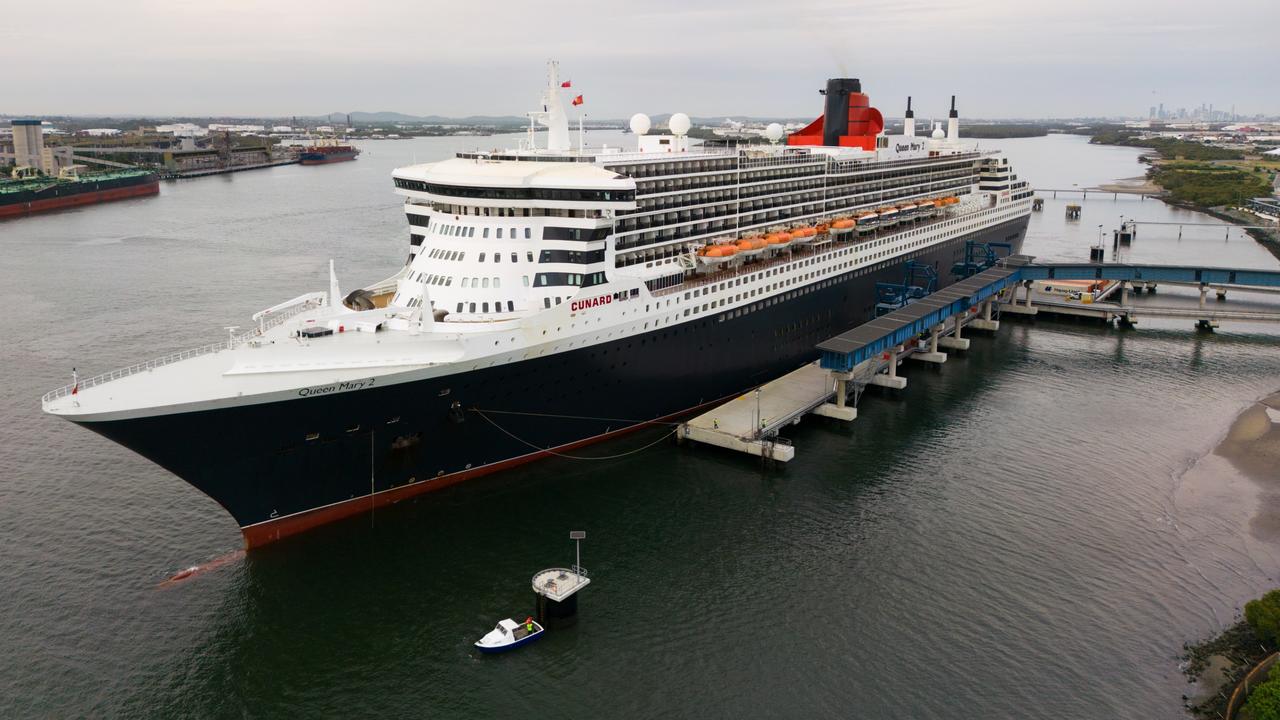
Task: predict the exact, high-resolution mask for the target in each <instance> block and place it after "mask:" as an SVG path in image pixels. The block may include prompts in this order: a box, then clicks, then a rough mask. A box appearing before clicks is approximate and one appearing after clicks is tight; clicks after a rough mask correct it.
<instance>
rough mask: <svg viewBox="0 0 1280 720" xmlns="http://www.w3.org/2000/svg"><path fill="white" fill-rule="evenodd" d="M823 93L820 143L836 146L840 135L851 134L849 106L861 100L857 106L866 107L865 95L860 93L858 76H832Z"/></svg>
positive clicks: (860, 86)
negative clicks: (824, 103)
mask: <svg viewBox="0 0 1280 720" xmlns="http://www.w3.org/2000/svg"><path fill="white" fill-rule="evenodd" d="M823 94H824V95H826V96H827V105H826V107H825V108H824V109H823V111H822V144H823V145H836V146H838V145H839V144H840V137H841V136H842V135H849V134H851V133H850V132H849V130H848V127H849V106H850V105H851V104H852V103H853V102H856V101H858V100H861V103H860V104H859V107H866V106H867V96H866V95H863V94H862V81H861V80H859V79H858V78H832V79H830V80H828V81H827V89H826V90H825V91H824V92H823ZM859 134H860V133H859Z"/></svg>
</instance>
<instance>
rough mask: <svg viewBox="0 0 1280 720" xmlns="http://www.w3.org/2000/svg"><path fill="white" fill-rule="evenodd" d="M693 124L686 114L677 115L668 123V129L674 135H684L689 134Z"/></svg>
mask: <svg viewBox="0 0 1280 720" xmlns="http://www.w3.org/2000/svg"><path fill="white" fill-rule="evenodd" d="M692 126H693V123H691V122H689V116H688V115H685V114H684V113H676V114H675V115H672V116H671V119H670V120H668V121H667V127H669V128H671V133H672V134H673V135H684V134H686V133H688V132H689V128H690V127H692Z"/></svg>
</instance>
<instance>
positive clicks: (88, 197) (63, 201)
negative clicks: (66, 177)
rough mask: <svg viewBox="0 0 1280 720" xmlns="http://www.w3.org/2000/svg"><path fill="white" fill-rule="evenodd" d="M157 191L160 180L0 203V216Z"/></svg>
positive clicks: (151, 193)
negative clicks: (40, 198) (26, 200)
mask: <svg viewBox="0 0 1280 720" xmlns="http://www.w3.org/2000/svg"><path fill="white" fill-rule="evenodd" d="M159 193H160V181H159V180H156V181H153V182H150V183H147V184H145V185H134V186H132V187H122V188H112V189H110V190H93V191H90V192H83V193H77V194H75V195H64V196H61V197H53V198H47V199H43V200H32V201H30V202H18V203H12V204H9V205H0V218H5V217H19V216H22V215H33V214H35V213H41V212H48V211H50V210H61V209H62V208H68V207H78V206H80V205H94V204H97V203H102V202H110V201H112V200H125V199H127V198H131V197H141V196H144V195H158V194H159Z"/></svg>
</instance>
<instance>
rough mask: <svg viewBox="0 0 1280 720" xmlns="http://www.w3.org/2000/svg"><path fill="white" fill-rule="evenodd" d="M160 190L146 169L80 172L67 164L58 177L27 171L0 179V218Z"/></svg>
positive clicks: (156, 179)
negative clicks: (32, 173) (28, 172)
mask: <svg viewBox="0 0 1280 720" xmlns="http://www.w3.org/2000/svg"><path fill="white" fill-rule="evenodd" d="M15 172H17V171H15ZM159 192H160V178H159V176H157V175H156V174H155V173H153V172H151V171H149V170H116V171H112V172H102V173H92V174H89V173H86V174H80V173H78V172H76V171H75V170H74V169H71V168H67V169H64V170H63V172H62V173H61V174H60V175H59V176H58V177H49V176H46V175H26V176H20V177H15V178H12V179H9V180H0V218H7V217H18V216H22V215H31V214H33V213H39V212H46V211H48V210H58V209H60V208H67V207H77V206H80V205H92V204H94V203H100V202H108V201H111V200H123V199H126V198H132V197H140V196H144V195H156V194H158V193H159Z"/></svg>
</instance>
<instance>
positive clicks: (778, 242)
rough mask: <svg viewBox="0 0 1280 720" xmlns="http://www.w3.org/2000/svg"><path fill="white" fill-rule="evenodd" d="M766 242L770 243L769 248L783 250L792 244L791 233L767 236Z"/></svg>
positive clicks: (775, 233) (777, 233)
mask: <svg viewBox="0 0 1280 720" xmlns="http://www.w3.org/2000/svg"><path fill="white" fill-rule="evenodd" d="M764 240H765V242H767V243H769V247H771V248H774V249H775V250H781V249H782V248H784V247H786V246H788V245H790V244H791V233H789V232H774V233H769V234H768V235H766V236H765V238H764Z"/></svg>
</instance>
